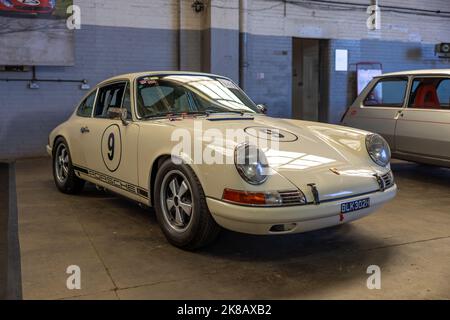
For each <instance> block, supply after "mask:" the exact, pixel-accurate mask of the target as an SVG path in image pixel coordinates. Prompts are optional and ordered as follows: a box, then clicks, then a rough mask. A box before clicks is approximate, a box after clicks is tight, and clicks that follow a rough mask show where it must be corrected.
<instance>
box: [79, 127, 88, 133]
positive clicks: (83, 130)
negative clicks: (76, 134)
mask: <svg viewBox="0 0 450 320" xmlns="http://www.w3.org/2000/svg"><path fill="white" fill-rule="evenodd" d="M80 131H81V133H86V132H89V128H88V127H81V129H80Z"/></svg>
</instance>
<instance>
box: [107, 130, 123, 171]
mask: <svg viewBox="0 0 450 320" xmlns="http://www.w3.org/2000/svg"><path fill="white" fill-rule="evenodd" d="M102 158H103V162H104V163H105V166H106V168H108V170H109V171H111V172H114V171H116V170H117V168H119V165H120V160H121V158H122V139H121V135H120V128H119V126H118V125H116V124H113V125H110V126H109V127H108V128H106V130H105V131H104V132H103V135H102Z"/></svg>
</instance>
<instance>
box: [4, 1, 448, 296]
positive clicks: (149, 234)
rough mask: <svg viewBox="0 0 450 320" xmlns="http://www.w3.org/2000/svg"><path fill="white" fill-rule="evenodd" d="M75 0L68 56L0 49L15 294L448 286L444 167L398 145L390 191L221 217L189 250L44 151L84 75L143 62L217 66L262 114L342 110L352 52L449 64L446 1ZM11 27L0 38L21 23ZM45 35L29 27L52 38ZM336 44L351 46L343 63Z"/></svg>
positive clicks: (303, 115)
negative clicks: (324, 211)
mask: <svg viewBox="0 0 450 320" xmlns="http://www.w3.org/2000/svg"><path fill="white" fill-rule="evenodd" d="M375 3H377V4H379V5H380V7H381V28H380V29H375V30H371V29H368V27H367V26H366V21H367V19H368V18H369V14H368V13H367V7H368V6H371V5H374V4H375ZM73 4H74V5H76V6H78V7H79V8H80V10H81V11H80V12H81V25H80V28H79V29H78V28H75V29H74V30H71V32H70V33H68V34H67V35H66V34H65V35H64V37H65V38H64V39H65V40H64V41H66V42H67V44H68V47H67V48H66V49H67V51H64V50H63V51H55V52H52V53H48V52H46V54H50V58H51V57H52V55H65V56H64V58H63V59H61V56H58V57H54V58H55V60H58V61H59V62H55V65H52V63H51V61H52V60H51V59H50V60H49V61H46V62H41V63H39V62H38V63H36V64H31V62H30V61H29V55H30V53H29V52H25V51H26V50H22V49H23V48H16V49H15V51H14V50H13V51H9V53H8V58H11V59H10V60H11V61H12V62H10V64H9V65H7V64H6V63H3V64H2V63H1V62H0V97H1V98H0V114H1V117H0V162H5V163H9V164H11V168H15V179H14V177H12V178H11V176H8V175H7V174H3V173H4V172H6V171H5V170H9V169H4V168H0V169H1V170H0V182H1V184H2V185H3V189H1V191H2V192H1V193H0V196H1V197H0V199H2V202H1V203H0V212H1V213H2V214H5V212H8V213H9V215H10V218H9V219H10V220H9V221H8V219H3V217H2V220H0V230H3V231H4V230H7V229H6V228H7V227H8V228H10V230H13V231H14V230H16V232H17V238H18V243H20V249H19V248H17V243H16V240H17V239H15V237H14V235H13V236H12V237H9V238H6V237H5V235H6V233H4V232H2V233H3V235H2V239H1V242H0V244H1V245H0V249H1V250H0V252H1V253H2V254H1V255H6V256H8V254H9V260H10V261H6V262H5V263H4V261H3V260H1V259H0V260H1V261H0V263H1V264H2V266H1V268H0V270H9V273H10V278H9V279H6V278H5V277H4V274H2V272H0V284H4V283H8V282H9V283H8V288H9V289H8V290H10V291H9V293H8V294H9V297H10V298H11V297H13V298H24V299H446V300H447V299H450V284H449V282H448V281H447V279H448V278H449V277H450V209H449V208H450V196H449V194H450V169H446V168H440V167H432V166H428V165H422V164H416V163H411V162H406V161H400V160H393V161H392V169H393V172H394V175H395V179H396V183H397V185H398V187H399V192H398V195H397V197H396V198H395V200H394V201H392V202H390V203H389V204H387V205H386V206H384V207H383V208H382V209H381V210H379V211H377V212H376V213H375V214H373V215H370V216H369V217H367V218H365V219H362V220H358V221H356V222H353V223H351V224H347V225H344V226H341V227H336V228H331V229H325V230H320V231H313V232H308V233H305V234H296V235H284V236H270V237H264V236H251V235H245V234H239V233H235V232H231V231H224V232H222V234H221V236H220V238H219V240H218V241H217V242H216V243H214V244H213V245H211V246H210V247H207V248H205V249H202V250H199V251H196V252H185V251H182V250H180V249H177V248H175V247H173V246H171V245H170V244H169V243H167V241H166V240H165V238H164V235H163V234H162V232H161V230H160V229H159V227H158V225H157V222H156V219H155V216H154V212H153V210H152V209H149V208H142V207H140V206H138V205H136V204H135V203H133V202H130V201H128V200H126V199H123V198H120V197H118V196H116V195H114V194H112V193H109V192H105V191H102V190H98V189H97V188H96V187H95V186H94V185H91V184H89V185H88V186H87V188H86V189H85V190H84V191H83V193H81V194H80V195H78V196H68V195H64V194H61V193H59V192H58V191H57V189H56V188H55V187H54V183H53V178H52V169H51V160H50V158H49V157H47V156H46V152H45V145H46V144H47V139H48V134H49V132H50V131H51V130H52V129H53V128H54V127H56V126H57V125H58V124H59V123H61V122H63V121H65V120H66V119H67V118H68V117H69V116H70V115H71V114H72V112H73V110H74V107H75V105H76V104H77V103H78V102H79V101H80V99H81V98H82V97H83V96H84V95H85V94H86V93H87V92H88V91H86V90H87V89H89V88H93V87H94V86H95V85H96V83H98V82H100V81H102V80H104V79H106V78H108V77H111V76H114V75H117V74H122V73H129V72H137V71H147V70H148V71H157V70H184V71H201V72H211V73H216V74H220V75H224V76H227V77H230V78H231V79H233V80H234V81H235V82H236V83H239V85H240V86H241V87H242V88H243V89H244V91H245V92H246V93H247V94H248V95H249V96H250V97H251V98H252V99H253V100H254V101H255V102H256V103H262V104H265V105H266V106H267V107H268V115H269V116H273V117H284V118H295V119H303V120H309V121H319V122H327V123H334V124H337V123H339V122H340V119H341V117H342V115H343V114H344V112H345V110H346V108H347V107H348V106H349V105H350V104H351V103H352V102H353V100H354V99H355V98H356V96H357V65H358V64H359V63H368V62H369V63H373V64H379V65H380V66H381V68H382V72H395V71H402V70H411V69H439V68H441V69H449V68H450V58H448V57H447V58H443V57H440V56H439V55H437V54H436V52H435V47H436V45H437V44H439V43H444V42H450V23H449V21H450V3H449V2H448V1H447V0H430V1H427V2H423V1H419V0H411V1H408V2H405V1H400V0H379V1H372V0H347V1H338V0H332V1H307V0H293V1H282V0H204V1H193V0H170V1H166V0H164V1H163V0H152V1H145V0H130V1H127V2H126V3H125V2H124V1H120V0H95V1H90V0H73ZM0 17H2V18H4V19H7V20H5V21H7V23H9V22H10V21H13V20H11V19H15V18H14V16H12V15H9V14H8V15H0ZM42 20H43V22H42V23H44V24H45V26H46V28H47V27H49V28H53V27H52V26H50V24H51V23H53V22H52V21H53V20H52V19H42ZM2 21H3V20H2ZM7 26H8V27H5V28H6V29H5V30H6V31H5V32H3V33H0V44H2V45H3V44H5V43H7V41H10V39H9V38H7V37H10V35H11V34H17V33H19V31H20V26H15V24H14V23H11V24H9V25H8V24H7ZM17 28H19V29H17ZM55 28H56V29H58V28H65V21H64V26H63V27H61V26H57V27H55ZM52 30H53V29H52ZM58 30H59V29H58ZM52 32H54V33H52ZM64 32H66V31H64ZM55 35H57V37H59V36H60V35H61V34H60V33H59V31H55V30H53V31H51V33H50V34H45V32H42V34H41V33H40V31H39V32H38V35H37V36H38V37H41V36H42V37H46V39H45V43H50V42H48V41H49V40H48V39H47V37H49V38H50V39H52V36H55ZM35 36H36V35H35ZM2 38H3V39H2ZM43 41H44V40H43ZM338 50H341V51H345V52H346V54H347V60H346V61H345V65H346V68H344V69H340V68H338V66H337V62H338V59H337V57H336V55H337V51H338ZM0 52H1V49H0ZM21 59H22V60H21ZM27 59H28V60H27ZM340 62H342V61H340ZM12 63H14V64H12ZM12 163H15V164H14V165H13V164H12ZM9 172H10V173H11V172H12V171H9ZM14 180H15V181H14ZM8 192H9V195H10V197H9V200H6V199H7V197H6V196H4V195H6V194H7V193H8ZM2 194H3V195H2ZM16 196H17V199H16ZM15 208H17V216H16V218H17V220H18V222H17V223H15V220H14V219H13V218H11V217H13V216H15V212H16V211H15V210H16V209H15ZM11 219H12V220H11ZM5 244H9V245H10V247H9V249H8V250H16V251H18V255H17V257H15V256H14V255H13V254H12V253H11V251H9V252H8V250H4V249H3V247H4V245H5ZM11 248H13V249H11ZM14 248H15V249H14ZM6 260H8V259H6ZM11 260H12V261H11ZM71 265H79V266H80V267H81V270H82V279H83V280H82V287H81V289H77V290H69V289H68V288H67V286H66V281H67V277H68V274H67V273H66V270H67V268H68V266H71ZM371 265H377V266H380V268H381V270H382V288H381V289H373V290H369V289H368V287H367V285H366V281H367V279H368V277H369V275H370V274H368V272H367V268H368V266H371ZM14 270H15V271H16V272H14ZM9 286H10V287H9ZM1 287H2V286H0V289H1ZM6 287H7V286H3V289H4V288H6ZM3 289H1V290H0V296H2V295H3V294H5V295H6V293H5V292H4V290H3Z"/></svg>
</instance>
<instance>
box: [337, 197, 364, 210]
mask: <svg viewBox="0 0 450 320" xmlns="http://www.w3.org/2000/svg"><path fill="white" fill-rule="evenodd" d="M368 207H370V198H364V199H359V200H354V201H350V202H345V203H342V204H341V213H348V212H352V211H358V210H362V209H366V208H368Z"/></svg>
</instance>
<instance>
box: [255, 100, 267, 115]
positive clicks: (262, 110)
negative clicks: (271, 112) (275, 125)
mask: <svg viewBox="0 0 450 320" xmlns="http://www.w3.org/2000/svg"><path fill="white" fill-rule="evenodd" d="M256 107H257V108H258V110H259V111H261V113H264V114H267V106H266V105H265V104H262V103H261V104H258V105H256Z"/></svg>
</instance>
